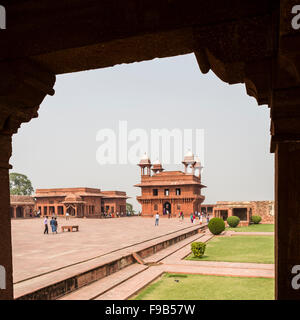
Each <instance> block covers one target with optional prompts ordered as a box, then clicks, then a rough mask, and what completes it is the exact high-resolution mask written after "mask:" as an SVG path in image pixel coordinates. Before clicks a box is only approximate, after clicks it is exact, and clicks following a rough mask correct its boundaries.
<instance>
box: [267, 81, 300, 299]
mask: <svg viewBox="0 0 300 320" xmlns="http://www.w3.org/2000/svg"><path fill="white" fill-rule="evenodd" d="M299 110H300V88H299V87H298V88H297V87H295V88H291V89H278V90H274V92H273V95H272V104H271V117H272V126H271V133H272V142H271V150H272V151H273V152H275V228H276V230H275V234H276V240H275V248H276V250H275V251H276V252H275V256H276V259H275V267H276V286H275V288H276V298H277V299H280V300H285V299H300V289H296V288H293V286H292V279H293V277H295V276H296V274H293V270H292V269H293V267H294V266H295V265H300V250H299V248H300V111H299ZM298 282H299V281H298ZM299 285H300V283H299Z"/></svg>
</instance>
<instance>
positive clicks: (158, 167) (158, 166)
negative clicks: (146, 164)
mask: <svg viewBox="0 0 300 320" xmlns="http://www.w3.org/2000/svg"><path fill="white" fill-rule="evenodd" d="M152 171H153V173H154V174H156V173H159V172H162V171H164V169H163V167H162V165H161V163H160V161H159V160H158V159H156V160H155V161H154V162H153V166H152Z"/></svg>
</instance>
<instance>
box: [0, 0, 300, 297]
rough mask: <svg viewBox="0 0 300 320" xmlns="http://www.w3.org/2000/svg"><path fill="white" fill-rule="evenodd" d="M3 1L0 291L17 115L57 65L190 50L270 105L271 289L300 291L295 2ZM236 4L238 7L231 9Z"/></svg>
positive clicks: (35, 101) (7, 252)
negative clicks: (296, 270) (295, 280)
mask: <svg viewBox="0 0 300 320" xmlns="http://www.w3.org/2000/svg"><path fill="white" fill-rule="evenodd" d="M5 3H8V4H7V5H6V9H7V12H9V13H10V15H12V16H13V19H11V21H12V24H11V27H10V28H8V29H7V30H1V40H0V42H1V51H0V64H1V68H0V69H1V75H2V78H3V79H5V81H4V80H3V81H1V82H0V83H1V84H0V97H1V109H0V146H1V153H0V190H1V201H0V213H1V214H0V261H1V263H3V264H4V267H5V269H6V271H7V289H6V290H0V299H12V297H13V286H12V253H11V231H10V225H11V223H10V214H9V179H8V170H9V168H11V167H10V165H9V159H10V156H11V137H12V135H13V134H14V133H16V132H17V131H18V128H19V127H20V125H21V124H22V123H24V122H28V121H30V120H31V119H32V118H34V117H37V115H38V114H37V110H38V107H39V105H40V104H41V102H42V101H43V99H44V97H45V96H46V95H47V94H48V95H53V94H54V90H53V86H54V83H55V75H56V74H62V73H67V72H76V71H83V70H89V69H95V68H104V67H108V66H113V65H116V64H120V63H130V62H138V61H143V60H149V59H154V58H162V57H169V56H175V55H180V54H186V53H191V52H195V56H196V59H197V62H198V64H199V67H200V70H201V71H202V72H203V73H207V72H209V70H212V71H213V72H214V73H215V74H216V75H217V76H218V77H219V78H220V79H222V80H223V81H225V82H226V83H229V84H234V83H245V85H246V90H247V93H248V94H249V95H250V96H252V97H255V99H256V100H257V102H258V104H259V105H261V104H268V105H269V107H270V111H271V112H270V116H271V151H272V152H274V153H275V202H276V204H275V223H276V297H277V298H278V299H300V295H299V292H297V290H294V289H293V288H292V287H291V285H290V284H291V279H292V277H293V275H292V273H291V271H292V268H293V266H295V265H297V264H299V259H300V253H299V246H298V244H299V238H300V230H299V228H297V226H298V225H299V224H300V215H299V210H298V208H299V206H300V200H299V199H300V187H299V183H298V182H299V181H300V161H299V159H300V117H299V106H300V98H299V97H300V64H299V61H300V54H299V45H298V44H299V43H300V33H299V31H297V30H294V29H293V28H292V25H291V21H292V20H293V18H294V15H293V13H292V8H293V6H294V5H295V4H297V2H296V1H295V0H279V1H270V0H244V1H232V2H231V0H228V2H226V3H225V1H220V2H218V1H217V0H216V1H215V3H216V5H211V3H209V2H207V1H199V0H191V1H188V2H187V1H183V0H174V1H171V2H170V1H168V0H161V1H146V2H145V4H143V6H140V5H138V2H137V1H133V2H132V5H130V6H128V5H127V3H126V2H124V1H116V2H115V3H113V4H112V3H110V2H109V1H108V2H105V3H103V2H101V1H91V3H90V5H89V6H88V7H87V6H86V1H84V0H78V1H76V3H74V4H70V1H67V0H52V1H50V0H45V1H43V3H42V4H41V5H39V6H38V7H36V8H35V7H33V6H32V4H31V2H30V1H25V2H24V1H20V2H19V1H13V3H11V2H9V1H7V2H5ZM218 4H220V5H218ZM233 5H234V6H235V10H228V8H230V7H231V6H233ZM20 12H22V14H20ZM179 12H180V15H178V13H179ZM112 13H114V14H112ZM40 17H43V19H41V18H40ZM107 17H110V19H107ZM53 21H61V23H59V24H57V25H56V24H55V23H53ZM86 21H89V22H90V23H86ZM50 26H51V27H50ZM79 29H80V32H78V30H79ZM19 39H22V42H20V41H19ZM287 214H288V218H287ZM286 243H289V244H290V246H289V250H286V246H285V244H286ZM2 261H3V262H2Z"/></svg>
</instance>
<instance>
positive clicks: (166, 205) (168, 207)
mask: <svg viewBox="0 0 300 320" xmlns="http://www.w3.org/2000/svg"><path fill="white" fill-rule="evenodd" d="M163 214H164V215H168V214H172V206H171V203H170V202H169V201H166V202H165V203H164V204H163Z"/></svg>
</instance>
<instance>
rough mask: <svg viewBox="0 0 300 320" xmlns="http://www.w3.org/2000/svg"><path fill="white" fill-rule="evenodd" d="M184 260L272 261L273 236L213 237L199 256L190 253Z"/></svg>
mask: <svg viewBox="0 0 300 320" xmlns="http://www.w3.org/2000/svg"><path fill="white" fill-rule="evenodd" d="M186 260H197V261H227V262H253V263H274V237H273V236H232V237H215V238H213V239H212V240H210V241H208V242H207V243H206V250H205V254H204V255H203V256H202V257H201V258H195V257H194V255H193V254H190V255H189V256H188V257H187V258H186Z"/></svg>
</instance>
